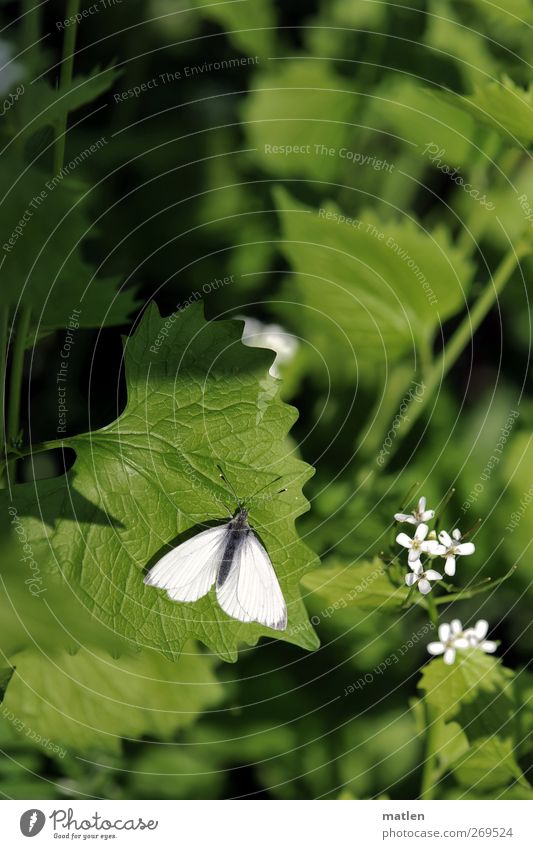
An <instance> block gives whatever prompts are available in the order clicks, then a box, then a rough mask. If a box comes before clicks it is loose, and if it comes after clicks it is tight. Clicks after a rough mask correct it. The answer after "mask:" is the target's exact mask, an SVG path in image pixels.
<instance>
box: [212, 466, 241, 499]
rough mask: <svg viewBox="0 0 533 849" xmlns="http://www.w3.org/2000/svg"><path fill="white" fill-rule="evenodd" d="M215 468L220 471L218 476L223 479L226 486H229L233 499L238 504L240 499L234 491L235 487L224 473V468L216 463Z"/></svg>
mask: <svg viewBox="0 0 533 849" xmlns="http://www.w3.org/2000/svg"><path fill="white" fill-rule="evenodd" d="M217 469H218V471H219V472H220V478H221V480H223V481H224V483H225V484H226V486H228V487H229V489H230V491H231V494H232V495H233V497H234V499H235V501H236V502H237V504H239V505H240V504H241V499H240V498H239V496H238V495H237V493H236V492H235V488H234V486H233V484H231V483H230V482H229V480H228V479H227V477H226V475H225V474H224V470H223V468H222V466H220V465H219V464H218V463H217Z"/></svg>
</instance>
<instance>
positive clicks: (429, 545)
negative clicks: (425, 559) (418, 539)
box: [420, 539, 446, 557]
mask: <svg viewBox="0 0 533 849" xmlns="http://www.w3.org/2000/svg"><path fill="white" fill-rule="evenodd" d="M420 547H421V549H422V551H425V553H426V554H430V555H431V556H432V557H438V556H442V555H444V554H446V548H445V546H443V545H440V544H439V543H438V542H437V540H436V539H428V540H427V541H426V542H423V543H422V545H421V546H420Z"/></svg>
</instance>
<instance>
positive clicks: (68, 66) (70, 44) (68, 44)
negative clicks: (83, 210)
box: [54, 0, 80, 174]
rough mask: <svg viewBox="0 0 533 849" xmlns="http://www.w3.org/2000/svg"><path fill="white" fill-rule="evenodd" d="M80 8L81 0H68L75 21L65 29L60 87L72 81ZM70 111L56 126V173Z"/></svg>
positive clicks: (67, 13) (59, 168)
mask: <svg viewBox="0 0 533 849" xmlns="http://www.w3.org/2000/svg"><path fill="white" fill-rule="evenodd" d="M79 9H80V0H67V10H66V17H67V18H69V19H70V20H72V21H73V23H72V24H71V25H70V26H69V27H67V28H66V29H65V38H64V39H63V53H62V56H61V73H60V76H59V87H60V89H64V88H66V87H67V86H69V85H70V83H71V82H72V71H73V68H74V48H75V46H76V33H77V30H78V24H77V20H76V16H77V14H78V12H79ZM67 120H68V111H65V112H64V113H63V115H61V117H60V118H59V119H58V121H57V124H56V128H55V140H54V174H58V173H59V172H60V171H61V169H62V167H63V162H64V159H65V140H66V133H67Z"/></svg>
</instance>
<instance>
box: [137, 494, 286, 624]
mask: <svg viewBox="0 0 533 849" xmlns="http://www.w3.org/2000/svg"><path fill="white" fill-rule="evenodd" d="M144 582H145V584H148V585H149V586H153V587H159V588H160V589H165V590H166V591H167V595H168V597H169V598H170V599H172V600H173V601H181V602H193V601H197V600H198V599H200V598H202V597H203V596H204V595H207V593H208V592H209V591H210V590H211V588H212V586H213V585H215V586H216V597H217V601H218V603H219V605H220V607H221V608H222V610H224V611H225V613H227V614H228V615H229V616H231V617H232V618H234V619H238V620H239V621H241V622H259V623H260V624H262V625H266V626H267V627H269V628H273V629H275V630H278V631H283V630H285V628H286V627H287V608H286V605H285V600H284V598H283V594H282V592H281V588H280V586H279V583H278V579H277V577H276V573H275V571H274V568H273V566H272V563H271V561H270V557H269V556H268V554H267V551H266V549H265V548H264V546H263V545H262V544H261V542H260V541H259V539H258V538H257V536H256V534H255V533H254V531H253V529H252V528H251V527H250V525H249V523H248V510H247V509H246V508H245V507H243V506H242V505H241V504H239V507H238V509H237V511H236V513H235V515H234V516H233V518H232V519H231V520H230V521H229V522H227V523H226V524H224V525H218V526H217V527H215V528H209V529H208V530H206V531H202V532H201V533H199V534H196V536H194V537H191V539H189V540H187V541H186V542H183V543H181V545H178V546H177V547H176V548H174V549H172V551H169V552H168V553H167V554H165V555H164V557H162V558H161V559H160V560H159V561H158V562H157V563H156V564H155V566H153V567H152V569H150V571H149V572H148V574H147V575H146V577H145V579H144Z"/></svg>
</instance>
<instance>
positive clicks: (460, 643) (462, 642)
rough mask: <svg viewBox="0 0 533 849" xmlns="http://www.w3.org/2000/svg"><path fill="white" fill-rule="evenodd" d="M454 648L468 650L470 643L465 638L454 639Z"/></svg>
mask: <svg viewBox="0 0 533 849" xmlns="http://www.w3.org/2000/svg"><path fill="white" fill-rule="evenodd" d="M453 644H454V647H455V648H456V649H469V648H470V641H469V640H467V638H466V637H456V638H455V639H454V641H453Z"/></svg>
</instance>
